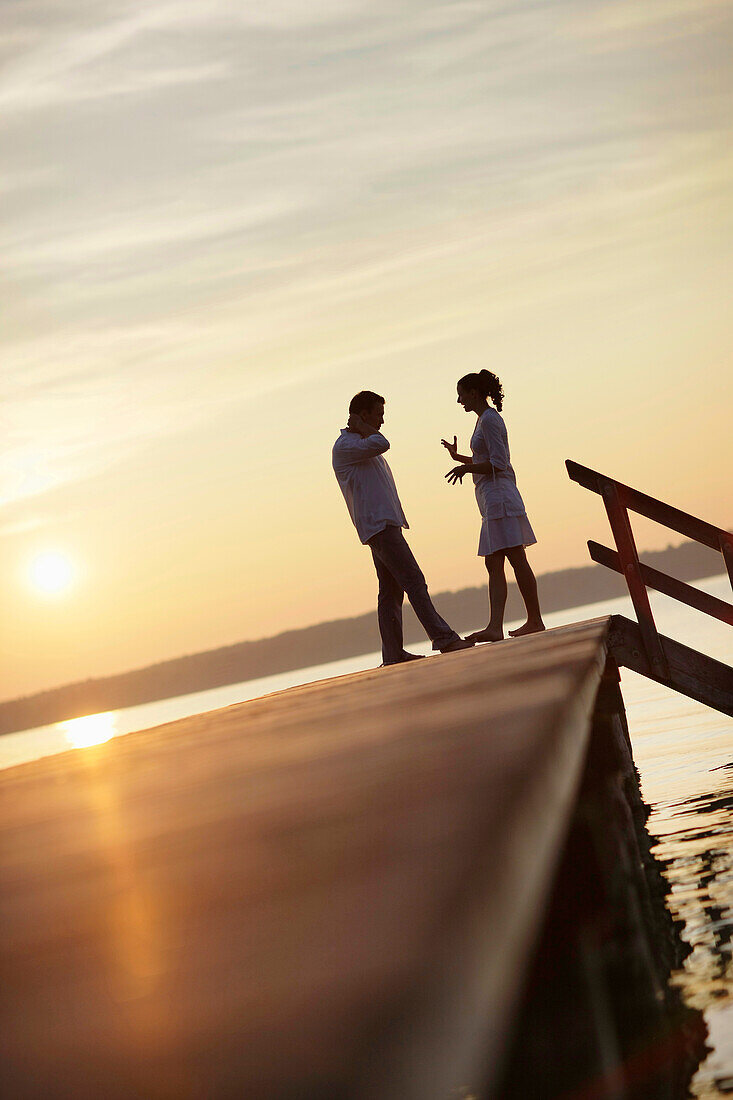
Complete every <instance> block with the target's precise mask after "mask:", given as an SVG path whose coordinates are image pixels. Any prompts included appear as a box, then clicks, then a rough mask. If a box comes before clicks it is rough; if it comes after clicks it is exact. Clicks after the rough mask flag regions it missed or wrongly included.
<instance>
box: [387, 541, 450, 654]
mask: <svg viewBox="0 0 733 1100" xmlns="http://www.w3.org/2000/svg"><path fill="white" fill-rule="evenodd" d="M367 546H368V547H369V549H370V550H371V552H372V557H373V558H374V567H375V569H376V570H377V577H378V578H379V598H378V600H377V618H378V620H379V633H380V634H381V636H382V660H383V661H384V663H385V664H386V665H390V664H395V663H397V662H399V661H401V660H403V653H404V649H403V637H402V602H403V599H404V597H405V593H406V594H407V598H408V600H409V601H410V603H411V604H412V609H413V611H414V612H415V614H416V615H417V617H418V619H419V620H420V622H421V623H422V625H423V628H424V630H425V632H426V634H427V635H428V637H429V638H430V640H431V641H432V643H433V649H444V648H445V646H447V645H449V644H450V643H451V642H455V641H456V640H457V639H458V635H457V634H456V632H455V630H452V629H451V627H449V626H448V623H447V622H446V621H445V619H443V618H442V617H441V616H440V615H439V614H438V612H437V611H436V610H435V608H434V606H433V601H432V600H431V599H430V595H429V594H428V586H427V584H426V583H425V577H424V576H423V574H422V570H421V569H420V566H419V565H418V564H417V562H416V561H415V557H414V555H413V553H412V550H411V549H410V547H409V546H408V545H407V542H406V541H405V536H404V535H403V534H402V528H401V527H395V526H394V525H393V524H390V525H389V526H387V527H385V528H384V530H383V531H379V532H378V533H377V534H376V535H373V536H372V537H371V538H370V539H369V542H368V543H367Z"/></svg>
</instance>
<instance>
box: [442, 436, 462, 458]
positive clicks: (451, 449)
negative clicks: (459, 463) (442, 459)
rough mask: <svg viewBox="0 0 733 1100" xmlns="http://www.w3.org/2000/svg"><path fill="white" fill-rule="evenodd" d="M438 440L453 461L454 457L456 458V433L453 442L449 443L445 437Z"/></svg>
mask: <svg viewBox="0 0 733 1100" xmlns="http://www.w3.org/2000/svg"><path fill="white" fill-rule="evenodd" d="M440 442H441V443H442V444H443V446H444V447H445V449H446V451H447V452H448V454H449V455H450V456H451V458H452V459H453V461H454V462H455V461H456V459H457V458H458V436H457V435H454V436H453V442H452V443H449V442H448V440H447V439H441V441H440Z"/></svg>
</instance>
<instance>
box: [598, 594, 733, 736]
mask: <svg viewBox="0 0 733 1100" xmlns="http://www.w3.org/2000/svg"><path fill="white" fill-rule="evenodd" d="M659 638H660V642H661V644H662V647H663V649H664V654H665V657H666V660H667V667H668V669H669V676H667V677H660V676H658V675H657V674H656V673H655V671H654V669H653V668H652V666H651V664H650V662H649V661H648V660H647V657H646V654H645V652H644V644H643V639H642V634H641V630H640V629H639V626H638V624H637V623H634V622H632V621H631V620H630V619H627V618H626V617H625V616H623V615H612V616H611V629H610V634H609V646H610V650H611V653H612V655H613V657H614V659H615V660H616V662H617V663H618V664H619V665H622V666H623V667H624V668H630V669H632V670H633V671H634V672H638V673H640V674H641V675H642V676H647V677H649V679H651V680H656V681H657V682H658V683H660V684H665V685H666V686H667V687H671V688H673V689H674V690H675V691H679V692H681V693H682V694H683V695H687V696H688V697H689V698H690V699H696V700H697V701H698V702H700V703H705V705H706V706H708V707H712V708H713V709H714V710H718V711H720V712H721V713H722V714H728V715H731V716H732V717H733V668H730V667H729V666H728V665H726V664H723V662H722V661H716V660H715V659H714V658H713V657H708V656H706V655H705V654H704V653H698V652H697V651H696V650H694V649H690V648H689V647H688V646H685V645H682V643H681V642H675V641H673V640H672V639H671V638H665V636H664V635H663V634H660V636H659Z"/></svg>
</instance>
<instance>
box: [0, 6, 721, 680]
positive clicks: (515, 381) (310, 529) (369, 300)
mask: <svg viewBox="0 0 733 1100" xmlns="http://www.w3.org/2000/svg"><path fill="white" fill-rule="evenodd" d="M0 20H1V25H0V53H1V54H2V69H1V71H2V76H1V77H0V111H1V116H2V122H1V123H0V126H2V131H3V134H2V137H3V141H2V148H3V168H4V171H3V173H2V179H1V180H0V191H1V192H2V222H1V224H0V245H1V247H0V268H1V269H2V270H1V276H0V277H1V278H2V294H3V302H4V310H3V323H2V329H1V331H0V341H1V343H2V349H1V350H2V357H1V358H0V363H1V364H2V366H1V368H0V399H1V402H2V404H1V405H0V408H1V409H2V442H1V444H0V446H1V448H2V451H1V454H0V503H1V505H2V507H1V509H0V584H1V585H2V588H1V590H0V621H1V622H2V628H1V633H0V661H1V662H2V667H1V669H0V698H9V697H11V696H15V695H18V694H23V693H28V692H31V691H35V690H40V689H42V688H45V687H49V686H52V685H55V684H60V683H64V682H67V681H69V680H72V679H82V678H86V677H88V676H97V675H103V674H106V673H111V672H116V671H121V670H123V669H126V668H131V667H137V666H140V665H144V664H147V663H149V662H151V661H156V660H162V659H165V658H168V657H173V656H177V655H180V654H183V653H191V652H195V651H197V650H200V649H204V648H209V647H213V646H218V645H223V644H228V643H231V642H236V641H240V640H244V639H249V638H257V637H261V636H264V635H268V634H273V633H276V632H278V631H281V630H284V629H288V628H291V627H297V626H302V625H307V624H310V623H314V622H318V621H321V620H324V619H332V618H339V617H342V616H346V615H351V614H355V613H360V612H362V611H365V610H367V609H369V608H370V607H372V606H373V605H374V601H375V587H376V586H375V578H374V576H373V567H372V564H371V559H370V555H369V552H368V550H365V549H364V548H362V547H361V546H360V545H359V543H358V540H357V538H356V535H355V532H354V531H353V528H352V527H351V525H350V522H349V519H348V515H347V512H346V508H345V506H344V503H343V500H342V498H341V496H340V493H339V490H338V487H337V485H336V483H335V480H334V478H333V474H332V471H331V468H330V450H331V445H332V443H333V440H334V439H335V437H336V435H337V434H338V430H339V428H340V427H341V426H342V425H343V423H344V420H345V409H346V406H347V404H348V401H349V398H350V397H351V396H352V394H353V393H354V392H355V391H356V390H358V389H361V388H364V387H367V388H370V389H375V390H377V391H378V392H380V393H382V394H384V395H385V396H386V398H387V409H386V413H387V415H386V423H385V429H384V430H385V434H387V436H388V438H389V439H390V440H391V442H392V450H391V452H390V454H389V456H388V457H389V460H390V463H391V465H392V468H393V470H394V473H395V476H396V478H397V482H398V487H399V489H400V492H401V496H402V499H403V504H404V507H405V511H406V513H407V516H408V519H409V520H410V524H411V528H412V531H411V535H410V541H411V544H412V546H413V548H414V550H415V552H416V555H417V557H418V560H419V561H420V562H421V564H422V566H423V569H424V571H425V573H426V576H427V578H428V583H429V585H430V587H431V588H432V589H433V590H434V591H439V590H441V589H445V588H451V589H457V588H462V587H464V586H466V585H470V584H479V583H482V582H483V579H484V572H483V566H482V563H481V560H480V559H479V558H478V557H477V556H476V546H477V541H478V518H477V511H476V506H475V501H474V499H473V494H472V491H471V487H470V485H469V483H468V482H466V483H465V484H464V485H463V487H462V488H458V487H455V488H450V487H449V486H447V484H446V483H445V482H444V480H443V474H444V473H445V471H446V470H447V469H448V468H449V466H450V463H449V461H447V456H446V455H445V452H444V451H443V450H442V448H441V447H440V443H439V440H440V438H441V436H447V435H451V436H452V435H453V434H454V433H457V434H458V435H459V439H460V441H461V443H462V445H463V446H464V447H465V446H466V445H467V440H468V437H469V434H470V430H471V428H472V423H471V421H470V419H469V417H467V416H466V415H465V414H464V413H463V412H462V410H461V409H460V408H459V407H458V406H457V405H456V404H455V382H456V380H457V378H458V377H460V375H462V374H464V373H465V372H467V371H469V370H476V369H479V368H480V367H482V366H487V367H489V368H490V369H492V370H494V371H495V372H496V373H498V374H499V375H500V377H501V378H502V380H503V382H504V387H505V391H506V404H505V409H504V414H505V418H506V420H507V424H508V427H509V433H510V441H511V445H512V455H513V460H514V465H515V468H516V470H517V474H518V481H519V486H520V489H521V490H522V493H523V495H524V498H525V501H526V503H527V508H528V512H529V515H530V519H531V521H532V523H533V526H534V528H535V531H536V533H537V536H538V540H539V541H538V545H537V546H536V547H535V548H534V549H533V551H532V560H533V562H534V565H535V567H536V569H537V571H538V572H542V571H545V570H548V569H555V568H561V567H564V566H568V565H579V564H583V563H585V562H586V561H587V551H586V548H585V540H586V539H587V538H589V537H594V538H598V539H599V540H600V541H602V542H607V541H608V535H607V532H606V523H605V519H604V516H603V509H602V506H601V502H600V500H599V499H598V498H596V497H593V496H591V495H590V494H588V493H586V492H585V491H584V490H582V489H580V488H579V487H577V486H575V485H572V484H571V483H570V482H569V481H568V480H567V477H566V474H565V470H564V466H563V461H564V459H565V458H566V457H572V458H574V459H576V460H577V461H580V462H582V463H584V464H586V465H589V466H593V467H596V468H599V469H601V470H603V471H605V472H608V473H609V474H611V475H612V476H615V477H617V478H618V479H620V480H625V481H628V482H630V483H631V484H634V485H637V486H638V487H639V488H642V489H644V490H645V491H647V492H650V493H652V494H653V495H656V496H660V497H661V498H662V499H665V500H668V501H670V502H671V503H673V504H676V505H677V506H679V507H681V508H683V509H686V510H689V511H692V512H693V513H696V514H699V515H701V516H703V517H705V518H706V519H708V520H710V521H711V522H713V523H716V524H718V525H720V526H730V525H733V503H731V495H730V488H729V482H730V473H731V470H732V469H733V432H731V429H730V423H731V413H732V412H733V400H732V396H731V384H730V381H729V378H730V376H731V373H732V367H733V364H732V363H731V359H732V355H731V350H730V349H731V346H732V345H733V321H732V320H731V316H732V314H733V311H731V307H730V301H731V290H732V289H733V286H732V282H733V280H732V279H731V260H730V256H731V244H732V243H733V241H732V236H733V235H732V234H731V228H732V223H733V200H732V199H731V175H732V173H731V165H732V161H733V141H732V140H731V139H732V138H733V134H732V132H731V131H732V130H733V123H732V121H731V120H732V119H733V109H732V108H733V96H732V94H731V93H732V92H733V79H732V76H733V65H732V63H731V56H733V54H732V49H733V21H732V18H731V5H730V4H729V3H728V0H608V2H603V0H547V2H546V3H544V4H536V3H534V2H531V3H529V2H524V0H507V2H503V3H499V2H492V0H483V2H480V3H478V2H473V0H465V2H462V0H456V2H452V3H451V2H438V0H420V2H417V0H297V2H296V0H269V2H268V3H267V4H262V3H256V4H255V3H244V4H239V5H232V4H230V3H228V2H224V0H130V2H127V3H125V2H122V3H120V2H119V0H115V2H114V3H112V2H106V0H95V3H93V4H90V3H88V2H87V0H44V2H41V0H25V2H24V3H23V4H9V5H5V6H4V7H3V9H2V14H1V16H0ZM638 530H639V543H640V545H641V546H642V547H659V546H664V545H666V544H667V543H668V542H669V541H675V542H676V541H678V540H677V538H676V536H673V535H668V534H667V532H666V531H664V530H660V529H654V528H653V527H652V526H651V525H639V528H638ZM51 552H53V553H57V554H61V555H63V556H64V557H65V558H66V560H68V562H69V563H70V564H71V567H72V569H73V576H72V578H71V582H70V583H69V584H68V586H67V587H66V588H65V589H64V590H63V591H62V592H59V593H57V594H55V595H53V594H48V593H44V592H43V591H41V590H40V589H39V587H38V585H37V584H34V583H33V582H32V580H31V579H30V578H29V570H30V569H31V568H32V563H33V561H34V560H35V559H36V557H37V556H38V555H41V554H44V553H51ZM304 659H306V663H307V655H305V658H304Z"/></svg>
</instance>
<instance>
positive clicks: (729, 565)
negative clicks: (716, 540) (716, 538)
mask: <svg viewBox="0 0 733 1100" xmlns="http://www.w3.org/2000/svg"><path fill="white" fill-rule="evenodd" d="M720 551H721V553H722V555H723V561H724V562H725V568H726V569H727V570H728V579H729V580H730V584H731V588H733V535H731V534H729V533H728V532H727V531H721V532H720Z"/></svg>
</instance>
